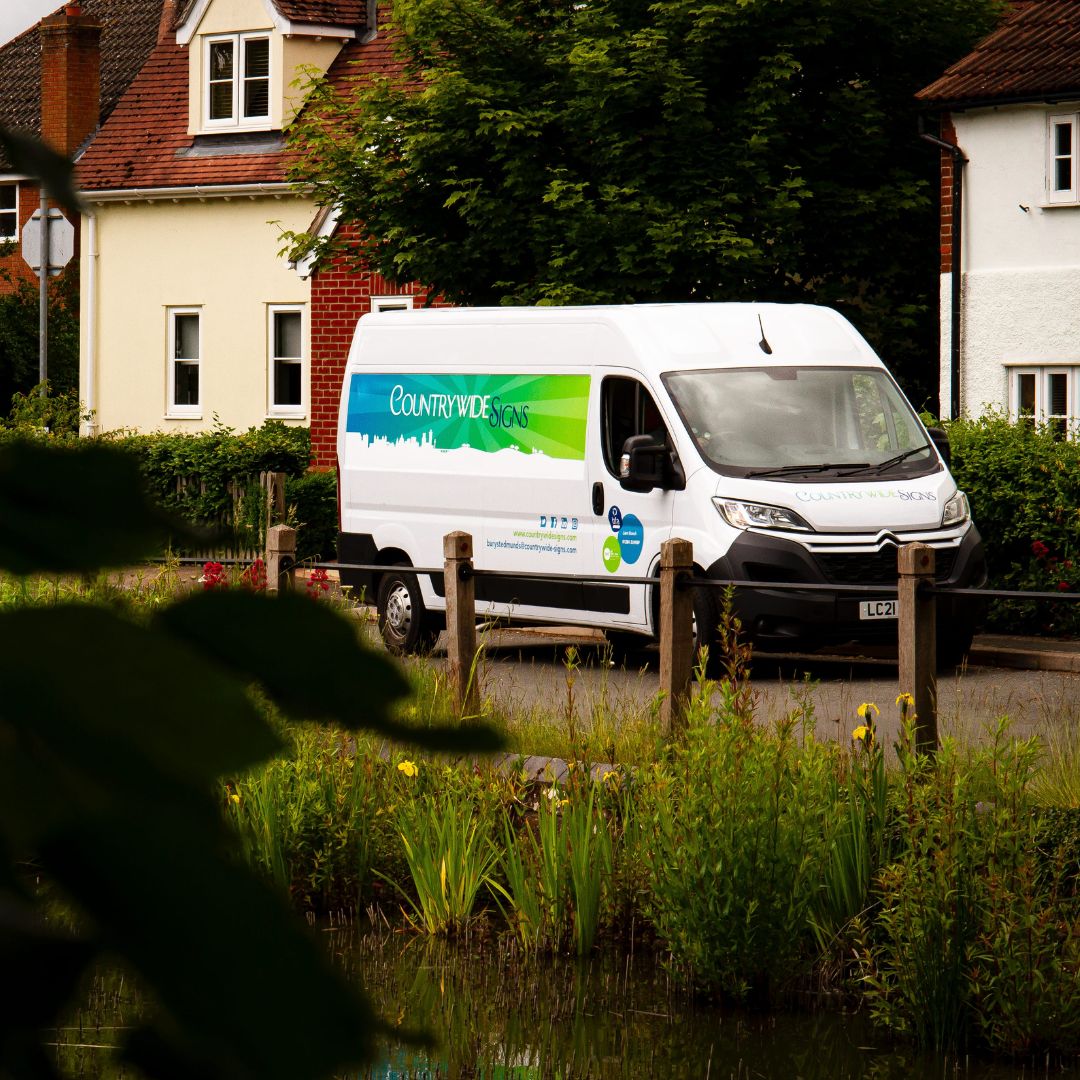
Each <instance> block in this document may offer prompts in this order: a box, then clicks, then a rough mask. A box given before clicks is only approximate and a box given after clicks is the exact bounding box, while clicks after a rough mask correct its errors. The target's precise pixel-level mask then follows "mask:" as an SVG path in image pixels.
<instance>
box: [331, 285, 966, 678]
mask: <svg viewBox="0 0 1080 1080" xmlns="http://www.w3.org/2000/svg"><path fill="white" fill-rule="evenodd" d="M337 453H338V470H339V498H340V506H341V510H340V514H341V520H340V525H341V536H340V544H339V548H338V557H339V559H340V561H341V562H342V563H356V564H380V565H385V566H386V567H387V570H386V571H385V572H383V573H370V572H363V571H349V570H343V571H342V579H343V581H344V582H345V583H346V584H351V585H353V586H354V587H356V588H359V587H361V586H363V587H365V588H366V589H367V594H368V595H369V596H374V597H375V598H376V599H377V603H378V613H379V625H380V628H381V631H382V635H383V637H384V639H385V641H386V643H387V645H388V646H389V647H390V648H391V649H392V650H394V651H398V652H405V651H413V650H416V649H419V648H421V647H424V646H426V645H428V644H430V643H431V642H432V641H433V640H434V638H435V636H436V635H437V633H438V631H439V630H440V629H441V628H442V626H443V625H444V621H445V607H446V602H445V593H444V589H443V583H442V577H441V575H439V574H430V575H429V574H421V575H414V574H410V573H408V572H407V571H406V570H405V569H404V568H407V567H409V566H415V567H427V568H432V567H436V566H440V565H442V559H443V545H442V537H443V535H444V534H445V533H448V532H451V531H454V530H458V529H460V530H464V531H465V532H468V533H471V534H472V537H473V550H474V562H475V565H476V567H477V568H478V569H488V570H508V571H532V572H539V573H551V574H557V575H567V576H569V577H573V576H577V577H586V578H597V577H599V578H602V579H603V580H602V582H599V583H594V582H580V581H572V580H571V581H558V582H547V581H535V580H528V579H521V578H517V579H515V578H505V579H500V578H494V577H478V578H477V579H476V595H477V615H478V616H479V617H483V618H491V617H499V618H503V619H505V620H507V621H511V622H520V623H557V624H568V623H569V624H576V625H580V626H590V627H598V628H600V629H603V630H605V631H606V632H607V633H608V635H609V637H611V638H612V639H613V640H615V641H616V642H619V643H620V644H623V645H625V644H626V643H627V641H629V640H630V639H629V638H628V637H627V636H626V635H646V636H649V635H653V634H654V632H655V627H656V621H657V610H658V592H659V590H658V589H657V588H656V587H654V586H651V585H650V586H645V585H641V584H636V585H635V584H629V583H626V582H625V581H624V579H626V578H640V577H652V576H655V575H656V574H657V567H658V563H659V556H660V545H661V543H662V542H663V541H664V540H667V539H669V538H671V537H676V536H677V537H682V538H684V539H686V540H690V541H692V543H693V545H694V560H695V563H696V566H697V567H698V570H699V572H700V574H701V575H703V576H708V577H711V578H717V579H728V580H740V581H741V580H750V581H757V582H785V583H790V582H813V583H817V584H834V585H842V584H873V585H878V584H880V585H882V586H891V585H895V582H896V550H897V546H898V545H899V544H903V543H907V542H909V541H913V540H917V541H920V542H922V543H925V544H929V545H931V546H932V547H934V548H935V549H936V553H937V555H936V558H937V573H938V579H939V582H941V583H947V584H949V585H958V586H979V585H981V584H983V582H984V580H985V560H984V557H983V551H982V544H981V541H980V539H979V534H978V532H977V530H976V529H975V527H974V525H973V524H972V522H971V518H970V515H969V511H968V503H967V499H966V497H965V496H964V494H963V492H961V491H958V490H957V487H956V483H955V481H954V480H953V478H952V476H951V475H950V474H949V470H948V468H947V464H946V460H947V456H948V444H947V441H946V440H945V438H944V433H942V432H938V431H936V430H934V431H931V432H928V431H927V429H926V428H925V427H924V426H923V425H922V423H921V422H920V420H919V418H918V416H917V415H916V413H915V412H914V410H913V409H912V408H911V406H910V405H909V403H908V402H907V400H906V399H905V397H904V395H903V393H902V392H901V391H900V389H899V387H898V386H897V385H896V383H895V382H894V380H893V379H892V377H891V376H890V375H889V373H888V371H887V370H886V369H885V366H884V365H883V364H882V362H881V360H880V359H879V358H878V357H877V356H876V355H875V354H874V352H873V350H872V349H871V348H870V346H869V345H868V344H867V343H866V341H865V340H864V339H863V338H862V337H861V336H860V334H859V333H858V332H857V331H856V330H855V329H854V327H852V326H851V324H850V323H848V322H847V321H846V320H845V319H844V318H843V317H842V316H841V315H839V314H837V313H836V312H835V311H831V310H829V309H827V308H821V307H810V306H805V305H780V304H649V305H634V306H622V307H615V306H612V307H566V308H558V307H536V308H494V309H478V308H456V309H431V310H423V311H394V312H382V313H378V314H371V315H365V316H364V317H363V318H361V319H360V321H359V323H358V324H357V327H356V334H355V337H354V339H353V343H352V348H351V350H350V352H349V359H348V363H347V365H346V368H345V379H344V385H343V387H342V394H341V406H340V414H339V418H338V443H337ZM893 595H895V594H893ZM719 603H720V598H719V594H718V591H717V590H715V589H699V590H697V591H696V593H695V600H694V610H695V616H696V626H697V627H698V628H699V633H702V634H703V636H705V639H706V640H707V634H708V628H713V627H715V626H716V625H717V618H718V608H719ZM736 609H737V612H738V614H739V615H740V616H741V618H742V621H743V625H744V629H745V632H746V633H747V634H748V635H749V637H750V638H751V639H752V640H753V642H754V644H755V646H756V647H757V648H764V649H774V650H784V651H790V650H796V649H799V650H802V649H807V648H815V647H817V646H820V645H823V644H826V643H838V642H844V641H852V640H855V641H862V642H872V641H882V640H888V639H889V638H890V637H891V638H892V640H895V635H896V622H895V616H896V605H895V602H894V601H893V599H892V596H890V593H889V592H888V591H887V590H886V589H883V591H882V593H881V596H880V598H878V597H874V596H867V595H865V594H855V595H853V594H845V593H843V592H837V593H835V594H834V593H829V592H827V591H816V590H815V591H805V592H799V591H791V590H777V589H769V588H767V587H762V588H760V589H753V590H751V589H740V590H738V592H737V595H736ZM939 611H940V613H941V616H940V619H941V626H940V632H939V634H938V640H939V642H940V643H941V652H942V653H943V659H944V658H946V657H947V656H949V655H952V656H958V655H959V654H961V653H962V652H964V651H966V649H967V648H968V646H969V645H970V641H971V634H972V626H973V624H972V617H971V615H970V613H969V611H968V610H967V609H964V608H961V607H960V605H958V604H957V603H955V602H950V601H949V600H948V599H947V598H942V599H941V601H939ZM701 628H705V630H704V631H703V630H701ZM637 640H641V639H640V638H638V639H637Z"/></svg>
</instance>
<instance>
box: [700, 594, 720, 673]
mask: <svg viewBox="0 0 1080 1080" xmlns="http://www.w3.org/2000/svg"><path fill="white" fill-rule="evenodd" d="M693 634H694V653H693V656H694V667H695V668H697V667H699V666H700V664H701V649H702V648H703V647H707V648H708V650H709V662H708V664H707V666H706V668H705V674H706V676H708V677H709V678H710V679H713V678H716V676H717V675H718V674H719V673H720V671H721V670H722V668H723V664H722V663H721V659H722V658H721V656H720V609H719V607H718V606H717V604H716V596H715V595H714V593H713V590H712V589H695V590H694V631H693Z"/></svg>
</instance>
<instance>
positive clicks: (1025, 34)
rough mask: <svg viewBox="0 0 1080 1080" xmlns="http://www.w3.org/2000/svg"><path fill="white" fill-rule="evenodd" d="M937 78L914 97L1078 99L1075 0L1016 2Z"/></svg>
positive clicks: (961, 101)
mask: <svg viewBox="0 0 1080 1080" xmlns="http://www.w3.org/2000/svg"><path fill="white" fill-rule="evenodd" d="M1012 7H1013V9H1014V10H1013V12H1012V14H1011V15H1010V16H1009V17H1008V18H1007V19H1006V21H1005V22H1004V23H1003V24H1002V25H1001V26H1000V27H998V29H997V30H995V31H994V32H993V33H992V34H990V35H988V36H987V37H985V38H984V39H983V40H982V41H980V42H979V44H978V45H976V46H975V48H974V49H973V50H972V51H971V52H970V53H968V55H967V56H965V57H963V59H961V60H958V61H957V62H956V63H955V64H953V65H952V66H951V67H950V68H949V69H948V70H947V71H946V72H945V73H944V75H942V76H941V78H940V79H937V80H936V81H935V82H933V83H931V84H930V85H929V86H927V87H925V88H924V89H922V90H920V91H919V93H918V94H917V95H916V96H917V97H918V98H919V100H920V101H923V102H925V103H926V104H933V105H938V106H947V107H950V108H954V109H955V108H965V107H966V108H970V107H973V106H976V105H983V104H986V105H993V104H1009V103H1019V102H1025V101H1054V100H1063V99H1066V98H1073V99H1075V98H1080V0H1021V2H1019V3H1014V4H1013V5H1012Z"/></svg>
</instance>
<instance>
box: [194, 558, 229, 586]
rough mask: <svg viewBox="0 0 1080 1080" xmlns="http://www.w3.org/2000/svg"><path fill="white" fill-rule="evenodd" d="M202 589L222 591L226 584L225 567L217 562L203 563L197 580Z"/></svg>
mask: <svg viewBox="0 0 1080 1080" xmlns="http://www.w3.org/2000/svg"><path fill="white" fill-rule="evenodd" d="M199 581H201V582H202V587H203V588H204V589H224V588H225V587H226V586H227V585H228V582H227V581H226V580H225V567H224V566H222V565H221V563H219V562H208V563H203V572H202V577H201V578H199Z"/></svg>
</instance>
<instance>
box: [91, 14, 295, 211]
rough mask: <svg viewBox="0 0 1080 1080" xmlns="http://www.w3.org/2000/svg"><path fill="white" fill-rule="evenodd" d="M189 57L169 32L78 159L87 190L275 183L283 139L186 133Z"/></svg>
mask: <svg viewBox="0 0 1080 1080" xmlns="http://www.w3.org/2000/svg"><path fill="white" fill-rule="evenodd" d="M187 128H188V55H187V51H186V50H185V49H182V48H181V47H180V46H178V45H177V44H176V38H175V35H174V34H172V33H169V34H167V35H166V36H165V37H164V39H163V40H162V42H161V43H160V44H159V45H158V46H157V48H156V49H154V51H153V53H151V54H150V59H149V60H147V62H146V63H145V65H144V66H143V69H142V71H140V72H139V74H138V76H137V77H136V78H135V80H134V82H132V84H131V86H130V87H129V88H128V91H127V93H126V94H125V95H124V97H123V98H122V99H121V101H120V104H119V105H118V106H117V107H116V110H115V111H114V112H113V114H112V116H111V117H110V118H109V122H108V123H107V124H105V125H103V127H102V128H101V130H100V131H99V132H98V134H97V137H96V138H95V139H94V141H93V142H92V143H91V144H90V147H89V149H88V150H87V151H86V153H85V154H84V155H83V156H82V158H80V160H79V165H78V170H77V177H78V183H79V187H80V188H81V189H82V190H84V191H110V190H118V189H133V188H140V189H142V188H162V187H195V186H212V185H218V184H251V183H264V184H267V183H280V182H281V181H282V180H284V166H283V161H282V158H283V154H282V152H281V150H280V140H279V139H277V138H276V137H274V135H273V133H268V134H260V133H256V135H255V137H254V138H253V137H251V136H246V135H245V136H237V135H232V136H229V135H222V136H217V135H214V136H203V137H196V136H192V135H189V134H188V129H187Z"/></svg>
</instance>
